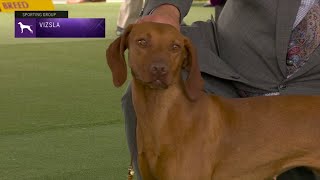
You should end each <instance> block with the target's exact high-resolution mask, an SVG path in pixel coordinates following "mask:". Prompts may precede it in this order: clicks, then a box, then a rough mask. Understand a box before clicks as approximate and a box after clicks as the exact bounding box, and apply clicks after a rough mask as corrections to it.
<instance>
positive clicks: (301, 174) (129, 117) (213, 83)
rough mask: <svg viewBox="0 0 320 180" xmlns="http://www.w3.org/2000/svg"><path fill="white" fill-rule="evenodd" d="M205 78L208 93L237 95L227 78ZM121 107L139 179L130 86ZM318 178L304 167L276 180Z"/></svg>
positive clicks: (139, 179) (205, 75)
mask: <svg viewBox="0 0 320 180" xmlns="http://www.w3.org/2000/svg"><path fill="white" fill-rule="evenodd" d="M202 77H203V78H204V80H205V82H206V83H205V89H206V91H207V92H208V93H215V94H217V95H221V96H226V97H237V94H236V93H234V92H235V91H234V88H233V86H232V83H231V82H230V81H227V80H222V79H219V78H215V77H212V76H210V75H208V74H202ZM122 108H123V112H124V116H125V130H126V135H127V142H128V146H129V151H130V154H132V155H133V157H132V158H133V166H134V169H135V175H136V177H137V180H141V176H140V173H139V170H138V162H137V143H136V131H135V130H136V115H135V112H134V108H133V105H132V95H131V86H129V87H128V89H127V92H126V93H125V95H124V96H123V98H122ZM317 179H318V180H320V178H317V177H316V176H315V175H314V173H313V172H312V171H311V170H309V169H307V168H304V167H299V168H295V169H293V170H290V171H287V172H285V173H283V174H281V175H280V176H278V178H277V180H317Z"/></svg>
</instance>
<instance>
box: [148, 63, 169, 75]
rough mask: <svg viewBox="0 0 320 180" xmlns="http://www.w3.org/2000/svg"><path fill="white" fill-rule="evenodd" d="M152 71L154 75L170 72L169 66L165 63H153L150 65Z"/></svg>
mask: <svg viewBox="0 0 320 180" xmlns="http://www.w3.org/2000/svg"><path fill="white" fill-rule="evenodd" d="M150 71H151V73H152V74H154V75H165V74H167V73H168V66H167V65H166V64H164V63H153V64H151V66H150Z"/></svg>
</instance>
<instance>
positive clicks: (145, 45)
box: [137, 39, 148, 47]
mask: <svg viewBox="0 0 320 180" xmlns="http://www.w3.org/2000/svg"><path fill="white" fill-rule="evenodd" d="M137 43H138V45H139V46H141V47H147V45H148V43H147V41H146V40H145V39H139V40H138V41H137Z"/></svg>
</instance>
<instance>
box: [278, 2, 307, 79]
mask: <svg viewBox="0 0 320 180" xmlns="http://www.w3.org/2000/svg"><path fill="white" fill-rule="evenodd" d="M300 4H301V0H278V9H277V22H276V53H277V59H278V63H279V67H280V70H281V72H282V74H283V76H284V77H286V56H287V49H288V43H289V40H290V35H291V31H292V26H293V23H294V21H295V19H296V16H297V13H298V10H299V6H300Z"/></svg>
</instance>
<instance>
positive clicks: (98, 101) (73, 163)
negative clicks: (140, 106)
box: [0, 3, 213, 180]
mask: <svg viewBox="0 0 320 180" xmlns="http://www.w3.org/2000/svg"><path fill="white" fill-rule="evenodd" d="M119 6H120V4H118V3H107V4H105V3H92V4H90V3H89V4H79V5H57V6H56V9H57V10H69V17H105V18H106V22H107V37H106V38H105V39H15V38H13V20H14V19H13V18H14V16H13V14H9V13H2V14H1V13H0V180H34V179H35V180H36V179H41V180H42V179H43V180H47V179H48V180H51V179H52V180H60V179H61V180H62V179H63V180H65V179H66V180H69V179H70V180H81V179H89V180H90V179H92V180H95V179H107V180H120V179H125V178H126V173H127V165H128V163H129V160H130V159H129V154H128V150H127V146H126V140H125V135H124V125H123V117H122V113H121V106H120V99H121V95H122V94H123V92H124V90H125V86H124V87H122V88H120V89H117V88H114V87H113V86H112V82H111V78H112V77H111V74H110V71H109V69H108V68H107V66H106V63H105V48H106V47H107V46H108V44H109V43H110V42H111V41H112V40H113V39H115V38H116V36H115V32H114V30H115V27H116V18H117V16H118V14H117V13H118V10H119ZM211 13H213V10H212V9H211V8H203V7H201V5H199V4H197V5H195V6H194V7H192V9H191V11H190V14H189V15H188V17H187V19H186V22H187V23H188V24H189V23H190V22H192V21H195V20H198V19H202V20H206V19H208V18H209V17H210V14H211Z"/></svg>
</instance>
